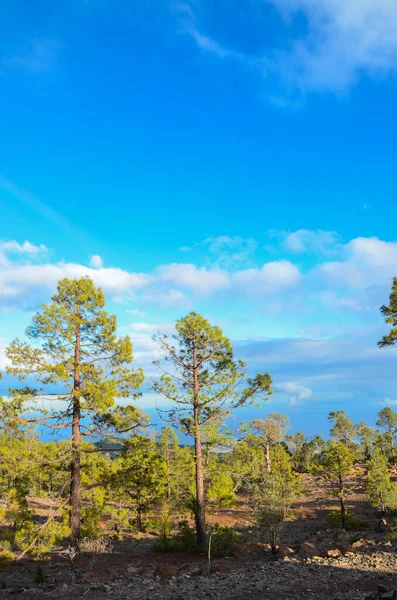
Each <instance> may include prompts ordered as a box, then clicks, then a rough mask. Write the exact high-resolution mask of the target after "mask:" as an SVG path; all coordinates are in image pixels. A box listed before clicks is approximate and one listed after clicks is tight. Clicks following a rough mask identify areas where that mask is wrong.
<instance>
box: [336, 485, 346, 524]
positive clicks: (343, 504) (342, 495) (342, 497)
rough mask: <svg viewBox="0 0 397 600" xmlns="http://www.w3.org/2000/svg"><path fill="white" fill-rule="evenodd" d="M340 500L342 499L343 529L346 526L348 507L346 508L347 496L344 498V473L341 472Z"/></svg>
mask: <svg viewBox="0 0 397 600" xmlns="http://www.w3.org/2000/svg"><path fill="white" fill-rule="evenodd" d="M338 478H339V500H340V516H341V523H342V529H345V528H346V508H345V498H344V485H343V478H342V475H340V474H339V476H338Z"/></svg>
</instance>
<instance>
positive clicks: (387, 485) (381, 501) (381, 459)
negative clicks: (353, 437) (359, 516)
mask: <svg viewBox="0 0 397 600" xmlns="http://www.w3.org/2000/svg"><path fill="white" fill-rule="evenodd" d="M368 466H369V473H368V483H367V496H368V498H369V500H370V501H371V504H373V506H376V507H377V508H379V509H380V511H381V513H382V515H384V514H385V512H386V509H387V508H395V507H396V505H397V489H396V487H395V486H394V485H393V483H392V481H391V479H390V473H389V469H388V466H387V460H386V458H385V456H384V455H383V454H382V452H381V450H380V449H379V448H376V449H375V451H374V452H373V455H372V458H371V460H370V462H369V465H368Z"/></svg>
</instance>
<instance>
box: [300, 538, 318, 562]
mask: <svg viewBox="0 0 397 600" xmlns="http://www.w3.org/2000/svg"><path fill="white" fill-rule="evenodd" d="M299 554H300V555H301V556H303V557H306V558H312V557H313V556H318V550H317V548H316V546H315V545H314V544H312V543H311V542H303V544H301V546H300V548H299Z"/></svg>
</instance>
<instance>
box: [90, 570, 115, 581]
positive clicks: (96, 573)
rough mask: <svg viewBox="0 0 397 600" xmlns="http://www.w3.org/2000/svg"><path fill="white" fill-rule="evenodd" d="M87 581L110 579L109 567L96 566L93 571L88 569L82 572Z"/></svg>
mask: <svg viewBox="0 0 397 600" xmlns="http://www.w3.org/2000/svg"><path fill="white" fill-rule="evenodd" d="M84 577H85V579H88V581H108V580H109V579H112V571H110V569H104V568H97V569H95V570H93V571H88V572H87V573H85V574H84Z"/></svg>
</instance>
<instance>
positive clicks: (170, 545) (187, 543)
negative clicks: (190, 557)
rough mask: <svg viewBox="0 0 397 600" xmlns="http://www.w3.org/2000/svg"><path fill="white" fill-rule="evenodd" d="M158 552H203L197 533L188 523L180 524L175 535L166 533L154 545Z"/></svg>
mask: <svg viewBox="0 0 397 600" xmlns="http://www.w3.org/2000/svg"><path fill="white" fill-rule="evenodd" d="M153 550H155V551H156V552H183V551H186V552H197V551H202V548H200V547H199V546H198V545H197V542H196V531H195V529H194V528H193V527H191V526H190V525H189V523H188V522H187V521H180V522H179V523H178V531H177V533H176V534H175V535H171V534H168V533H166V532H164V535H163V536H162V538H161V539H159V540H158V541H157V542H155V543H154V544H153Z"/></svg>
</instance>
